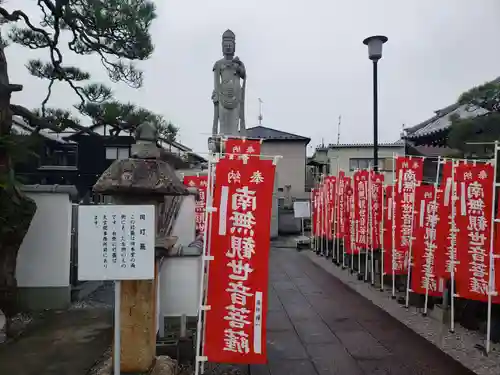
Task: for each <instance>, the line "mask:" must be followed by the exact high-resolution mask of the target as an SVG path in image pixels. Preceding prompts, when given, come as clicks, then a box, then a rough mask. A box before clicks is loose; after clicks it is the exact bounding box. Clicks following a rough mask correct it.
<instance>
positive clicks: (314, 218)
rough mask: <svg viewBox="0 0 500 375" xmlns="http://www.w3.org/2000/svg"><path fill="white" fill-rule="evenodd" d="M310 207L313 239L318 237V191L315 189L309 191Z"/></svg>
mask: <svg viewBox="0 0 500 375" xmlns="http://www.w3.org/2000/svg"><path fill="white" fill-rule="evenodd" d="M311 205H312V217H311V220H312V223H311V231H312V235H313V236H314V237H316V236H319V225H318V219H319V217H318V216H319V191H318V189H316V188H312V189H311Z"/></svg>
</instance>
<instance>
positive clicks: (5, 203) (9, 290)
mask: <svg viewBox="0 0 500 375" xmlns="http://www.w3.org/2000/svg"><path fill="white" fill-rule="evenodd" d="M0 37H1V35H0ZM21 88H22V87H21V86H19V85H11V84H10V82H9V75H8V71H7V60H6V58H5V53H4V50H3V46H2V45H1V44H0V140H1V139H3V140H6V139H7V138H8V137H9V135H10V134H11V130H12V112H11V110H10V97H11V94H12V91H19V90H21ZM13 168H14V166H13V165H12V160H11V158H10V155H9V151H8V148H7V147H6V145H5V143H3V145H2V144H0V178H1V180H2V182H3V184H2V185H1V186H0V309H1V310H2V311H3V312H4V314H5V315H6V316H7V318H8V317H10V316H12V315H13V314H15V313H16V312H17V311H18V304H17V294H16V287H17V282H16V263H17V254H18V251H19V248H20V247H21V244H22V242H23V239H24V236H25V235H26V233H27V231H28V229H29V226H30V224H31V220H32V219H33V216H34V215H35V212H36V204H35V202H34V201H33V200H32V199H30V198H28V197H27V196H26V195H24V194H23V193H22V192H21V191H20V190H19V189H18V188H17V187H16V186H15V184H14V181H13V176H14V171H13Z"/></svg>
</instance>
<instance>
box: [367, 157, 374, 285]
mask: <svg viewBox="0 0 500 375" xmlns="http://www.w3.org/2000/svg"><path fill="white" fill-rule="evenodd" d="M371 177H372V170H371V166H370V165H368V181H366V192H367V194H366V195H367V197H366V198H367V199H366V200H367V211H368V225H367V229H368V231H367V233H366V248H365V282H366V281H368V270H369V267H368V258H369V255H372V256H373V238H372V229H373V228H372V224H373V223H372V215H371V213H372V206H371V201H372V199H371V198H372V191H371V186H372V184H371V179H372V178H371ZM370 265H371V259H370ZM372 271H373V270H371V271H370V278H371V272H372Z"/></svg>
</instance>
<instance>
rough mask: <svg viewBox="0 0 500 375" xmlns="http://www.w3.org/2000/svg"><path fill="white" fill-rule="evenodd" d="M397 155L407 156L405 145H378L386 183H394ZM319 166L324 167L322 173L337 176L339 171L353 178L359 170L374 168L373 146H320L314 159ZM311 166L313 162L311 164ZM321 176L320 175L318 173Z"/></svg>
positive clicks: (400, 142) (357, 144)
mask: <svg viewBox="0 0 500 375" xmlns="http://www.w3.org/2000/svg"><path fill="white" fill-rule="evenodd" d="M395 155H399V156H403V155H405V143H404V142H402V141H398V142H394V143H380V144H379V145H378V165H379V171H380V172H382V173H383V174H384V176H385V182H386V183H392V181H393V180H394V175H393V172H392V171H393V158H394V156H395ZM312 160H313V161H315V162H316V163H317V164H318V165H323V166H324V168H322V171H319V172H320V173H321V172H322V173H325V174H331V175H337V174H338V171H339V170H342V171H344V172H345V174H346V175H347V176H352V174H353V173H354V171H356V170H357V169H366V168H368V167H373V165H374V163H373V144H370V143H341V144H330V145H328V146H320V147H317V148H316V152H315V154H314V156H313V157H312ZM309 164H311V161H310V163H309ZM316 175H319V173H316Z"/></svg>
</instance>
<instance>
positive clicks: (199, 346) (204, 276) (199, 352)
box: [194, 153, 214, 375]
mask: <svg viewBox="0 0 500 375" xmlns="http://www.w3.org/2000/svg"><path fill="white" fill-rule="evenodd" d="M213 158H214V154H213V153H210V154H209V157H208V166H207V167H208V168H207V193H206V194H207V196H206V200H207V203H206V209H205V228H204V238H203V252H202V255H201V257H202V261H201V270H200V272H201V277H200V296H199V302H198V322H197V326H196V358H195V372H194V373H195V375H199V374H200V373H201V374H202V373H203V372H204V370H205V362H206V358H205V357H204V356H203V346H204V344H203V343H202V340H204V338H202V336H203V333H204V329H203V328H204V324H202V323H203V321H204V311H205V307H206V306H205V301H206V293H205V282H206V281H207V280H208V259H209V257H208V252H209V245H208V236H209V234H210V233H209V228H208V226H212V219H211V217H212V212H213V207H212V185H213V178H212V169H213V165H212V164H213V161H214V160H213ZM209 219H210V220H209ZM207 224H208V225H207ZM205 269H206V271H207V272H205ZM200 365H201V366H200ZM200 367H201V371H200Z"/></svg>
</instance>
